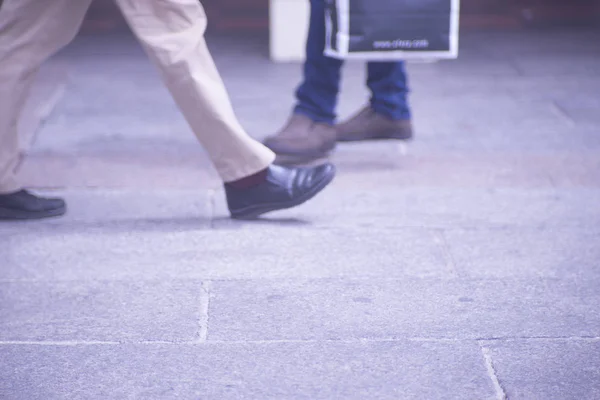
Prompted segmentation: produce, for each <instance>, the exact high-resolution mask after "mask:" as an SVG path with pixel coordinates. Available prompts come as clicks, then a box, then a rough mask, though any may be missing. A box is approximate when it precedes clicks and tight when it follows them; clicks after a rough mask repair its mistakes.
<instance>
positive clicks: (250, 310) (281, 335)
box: [208, 278, 600, 340]
mask: <svg viewBox="0 0 600 400" xmlns="http://www.w3.org/2000/svg"><path fill="white" fill-rule="evenodd" d="M597 285H598V279H582V280H580V281H577V280H547V279H546V280H543V279H538V280H517V279H508V278H506V279H502V280H496V281H493V280H487V281H467V282H464V281H458V280H432V279H402V280H398V279H390V280H380V279H370V280H350V279H349V280H305V281H298V280H296V281H235V282H213V287H212V291H211V301H210V329H209V334H208V338H209V340H287V339H290V340H291V339H294V340H308V339H311V340H313V339H314V340H335V339H348V338H365V339H387V338H415V337H418V338H438V339H439V338H447V339H482V338H502V337H540V336H541V337H564V336H598V335H599V334H600V311H599V310H598V307H597V304H598V302H600V294H599V293H598V290H597V287H598V286H597Z"/></svg>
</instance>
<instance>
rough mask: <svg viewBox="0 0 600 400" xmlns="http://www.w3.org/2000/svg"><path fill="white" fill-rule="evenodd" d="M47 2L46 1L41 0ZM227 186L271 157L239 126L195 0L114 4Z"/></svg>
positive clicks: (126, 0) (121, 1)
mask: <svg viewBox="0 0 600 400" xmlns="http://www.w3.org/2000/svg"><path fill="white" fill-rule="evenodd" d="M45 1H48V0H45ZM116 2H117V4H118V5H119V7H120V8H121V11H122V12H123V15H124V16H125V18H126V19H127V21H128V23H129V25H130V27H131V29H132V30H133V32H134V33H135V35H136V36H137V38H138V39H139V40H140V42H141V43H142V46H143V47H144V49H145V50H146V53H147V54H148V56H149V57H150V58H151V59H152V61H153V62H154V63H155V64H156V65H157V66H158V68H159V70H160V72H161V74H162V76H163V79H164V81H165V83H166V85H167V87H168V89H169V90H170V92H171V94H172V95H173V98H174V99H175V102H176V103H177V105H178V106H179V108H180V109H181V111H182V112H183V115H184V117H185V118H186V120H187V121H188V123H189V124H190V126H191V128H192V130H193V131H194V133H195V134H196V136H197V137H198V139H199V140H200V142H201V143H202V145H203V146H204V147H205V148H206V150H207V152H208V154H209V155H210V158H211V160H212V162H213V164H214V165H215V168H216V170H217V171H218V173H219V175H220V176H221V178H222V179H223V180H224V181H225V182H229V181H233V180H236V179H240V178H242V177H245V176H248V175H251V174H254V173H256V172H258V171H260V170H263V169H265V168H266V167H267V166H269V165H270V164H271V163H272V162H273V161H274V160H275V154H274V153H273V152H272V151H271V150H269V149H268V148H266V147H265V146H263V145H262V144H261V143H259V142H257V141H256V140H254V139H252V138H251V137H250V136H248V135H247V134H246V132H245V131H244V129H243V128H242V127H241V126H240V124H239V122H238V120H237V118H236V116H235V114H234V112H233V109H232V106H231V102H230V99H229V96H228V94H227V91H226V89H225V86H224V85H223V82H222V80H221V77H220V75H219V72H218V71H217V68H216V66H215V64H214V62H213V59H212V56H211V55H210V52H209V51H208V48H207V46H206V42H205V41H204V31H205V29H206V22H207V21H206V14H205V13H204V9H203V8H202V5H201V4H200V2H199V1H198V0H116Z"/></svg>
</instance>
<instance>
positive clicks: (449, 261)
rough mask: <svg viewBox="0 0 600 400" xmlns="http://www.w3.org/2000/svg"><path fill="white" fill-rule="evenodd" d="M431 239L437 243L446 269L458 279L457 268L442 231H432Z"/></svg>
mask: <svg viewBox="0 0 600 400" xmlns="http://www.w3.org/2000/svg"><path fill="white" fill-rule="evenodd" d="M433 238H434V240H435V241H436V242H437V244H438V245H439V247H440V250H441V251H442V254H443V255H444V261H445V263H446V267H447V268H448V269H449V270H450V271H451V274H452V275H453V276H455V277H460V274H459V272H458V267H457V263H456V260H455V259H454V256H453V255H452V251H451V250H450V245H449V244H448V240H447V239H446V235H445V234H444V231H443V230H441V229H436V230H434V231H433Z"/></svg>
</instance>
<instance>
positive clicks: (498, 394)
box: [481, 346, 508, 400]
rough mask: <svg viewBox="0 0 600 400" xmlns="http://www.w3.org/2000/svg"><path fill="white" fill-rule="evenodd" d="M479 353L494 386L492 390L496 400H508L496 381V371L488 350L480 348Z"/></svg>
mask: <svg viewBox="0 0 600 400" xmlns="http://www.w3.org/2000/svg"><path fill="white" fill-rule="evenodd" d="M481 353H482V354H483V361H484V362H485V367H486V368H487V371H488V376H489V377H490V379H491V380H492V383H493V385H494V390H495V391H496V399H497V400H508V397H507V396H506V392H505V391H504V388H503V387H502V384H501V383H500V380H499V379H498V375H497V374H496V369H495V368H494V363H493V361H492V355H491V354H490V350H489V349H488V348H487V347H484V346H481Z"/></svg>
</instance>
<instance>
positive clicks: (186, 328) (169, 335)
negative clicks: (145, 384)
mask: <svg viewBox="0 0 600 400" xmlns="http://www.w3.org/2000/svg"><path fill="white" fill-rule="evenodd" d="M98 261H100V260H98ZM205 293H206V292H205V289H204V288H203V287H202V283H201V282H199V281H193V280H185V281H174V280H173V281H141V282H140V281H121V282H114V281H113V282H111V281H77V282H74V281H71V282H4V283H0V299H1V301H0V320H1V321H2V324H1V325H0V342H1V341H45V342H55V341H69V342H72V341H90V342H94V341H116V342H131V341H134V342H139V341H146V340H149V341H169V342H180V341H194V340H198V339H199V335H200V329H201V322H200V321H201V319H202V315H201V309H202V307H203V305H202V304H203V302H205V299H206V297H207V296H206V295H205Z"/></svg>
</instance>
